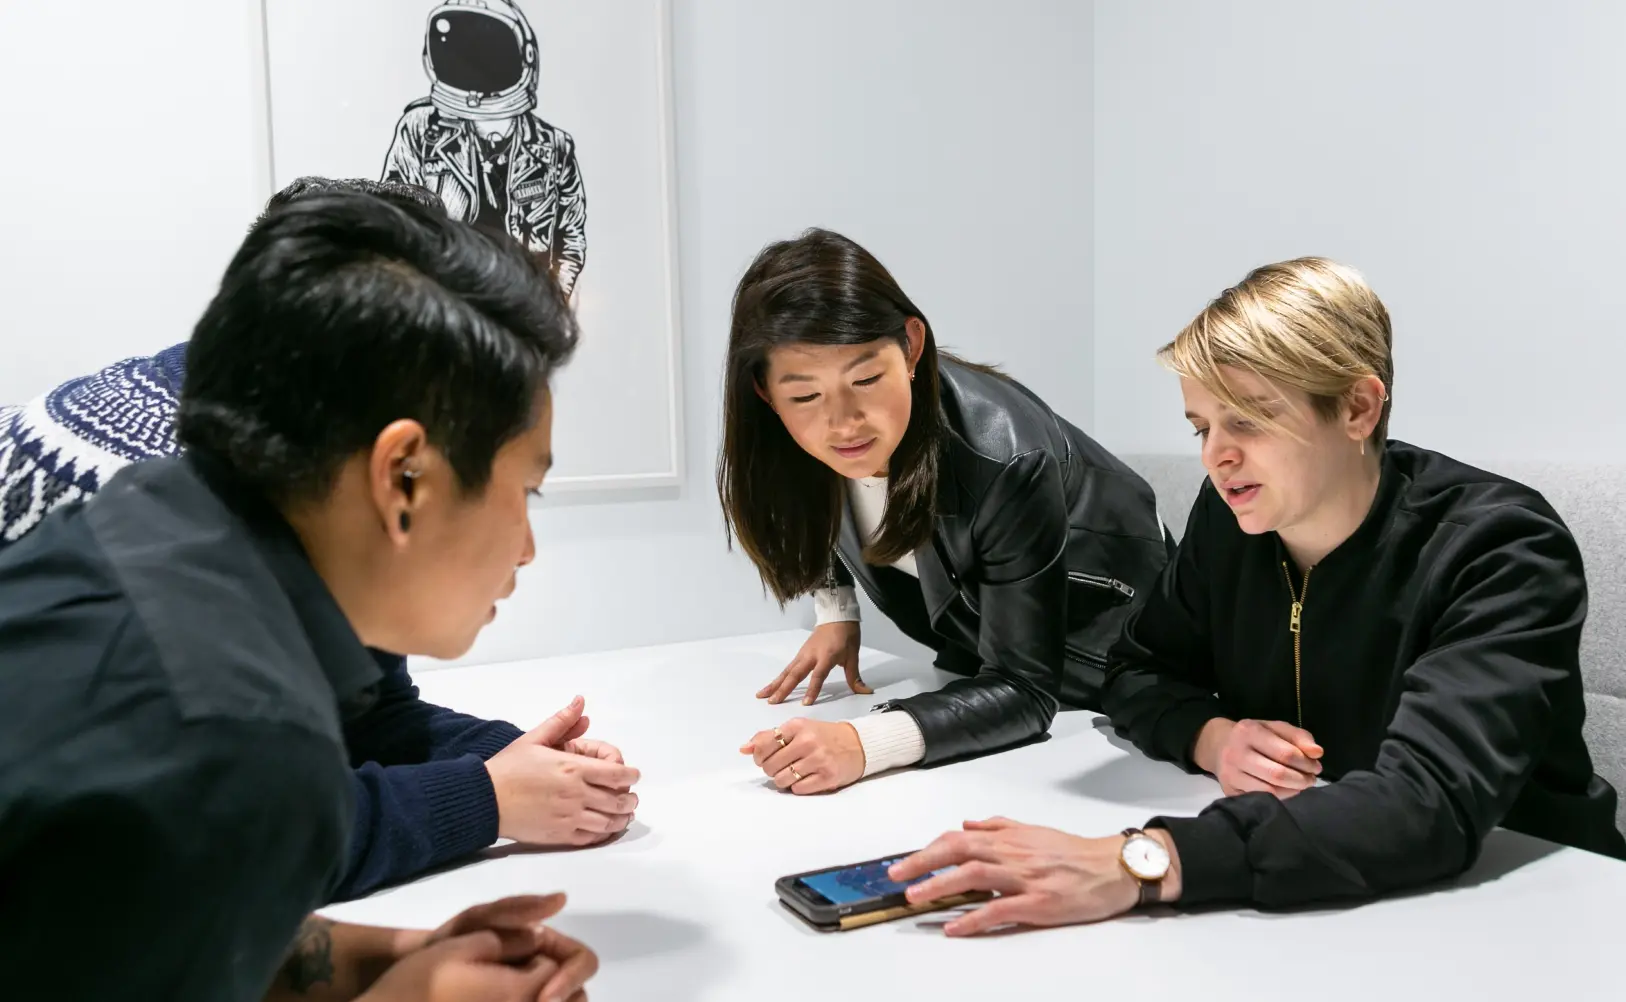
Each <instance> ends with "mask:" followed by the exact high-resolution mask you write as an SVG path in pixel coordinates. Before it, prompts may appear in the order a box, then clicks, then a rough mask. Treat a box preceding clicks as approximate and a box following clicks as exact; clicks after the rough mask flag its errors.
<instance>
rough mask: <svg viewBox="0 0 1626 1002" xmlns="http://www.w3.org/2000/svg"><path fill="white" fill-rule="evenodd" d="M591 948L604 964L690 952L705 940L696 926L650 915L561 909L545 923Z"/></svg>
mask: <svg viewBox="0 0 1626 1002" xmlns="http://www.w3.org/2000/svg"><path fill="white" fill-rule="evenodd" d="M548 924H549V925H551V926H553V927H554V928H556V929H558V930H559V931H560V932H562V933H564V934H565V935H567V936H573V937H575V938H576V939H579V940H581V941H582V942H583V943H587V944H589V945H591V946H592V947H593V950H594V952H596V953H597V954H598V956H599V960H600V961H601V962H602V963H605V964H613V963H619V962H623V961H628V960H638V959H640V958H642V957H653V956H656V955H657V954H662V953H677V952H680V951H683V950H691V949H694V948H695V947H697V946H699V945H700V944H702V943H704V942H705V940H706V929H705V927H704V926H702V925H701V924H700V923H698V922H690V921H688V920H687V919H679V918H673V917H671V916H669V915H656V914H654V913H653V912H588V911H581V912H577V911H571V910H570V909H568V908H567V909H565V910H564V911H562V912H560V913H559V917H558V918H556V919H552V920H550V921H549V923H548Z"/></svg>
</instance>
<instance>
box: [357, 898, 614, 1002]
mask: <svg viewBox="0 0 1626 1002" xmlns="http://www.w3.org/2000/svg"><path fill="white" fill-rule="evenodd" d="M564 905H565V896H564V895H563V894H548V895H529V896H524V897H512V898H504V899H502V900H500V901H493V902H490V903H488V904H483V905H476V906H475V907H473V908H470V909H468V910H466V911H464V912H462V913H461V914H459V915H458V916H456V917H455V918H453V919H452V920H451V921H449V922H447V923H446V924H445V925H443V926H441V927H440V928H439V929H436V930H434V931H432V932H423V931H408V932H402V933H400V934H399V935H398V936H397V938H396V950H395V952H396V957H397V959H396V960H395V962H394V963H393V964H391V965H390V967H389V968H388V969H387V970H385V971H384V972H383V974H382V975H381V976H380V977H379V978H378V980H377V981H375V982H374V983H373V985H372V987H371V988H369V989H368V990H367V991H366V992H364V993H363V994H362V995H361V996H360V1002H538V1000H544V1002H586V999H587V992H586V990H585V988H584V986H585V985H586V984H587V981H588V980H589V979H590V978H592V977H593V975H594V974H596V973H597V972H598V956H597V955H596V954H595V953H594V952H593V951H592V950H591V949H589V948H587V947H586V946H584V945H583V944H581V943H579V942H577V941H576V940H574V939H571V938H570V937H569V936H565V935H562V934H560V933H559V932H557V931H555V930H553V929H550V928H548V927H547V926H545V925H542V924H541V923H542V922H543V921H544V920H546V919H549V918H552V917H553V916H554V915H556V914H558V912H559V910H560V909H561V908H563V907H564Z"/></svg>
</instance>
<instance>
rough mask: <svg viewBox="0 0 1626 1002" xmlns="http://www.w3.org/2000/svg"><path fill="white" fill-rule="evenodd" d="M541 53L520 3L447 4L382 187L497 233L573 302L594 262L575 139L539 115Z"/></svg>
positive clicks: (434, 22) (429, 32)
mask: <svg viewBox="0 0 1626 1002" xmlns="http://www.w3.org/2000/svg"><path fill="white" fill-rule="evenodd" d="M540 59H541V56H540V49H539V47H538V45H537V38H536V32H535V31H534V30H533V29H532V27H531V23H530V21H529V19H527V18H526V16H525V12H524V10H523V9H521V7H520V5H519V4H518V3H517V2H515V0H440V2H438V3H436V4H435V5H434V6H433V7H432V8H431V9H430V11H429V16H428V18H427V21H426V24H425V30H424V44H423V68H424V72H425V73H426V74H428V77H429V84H430V86H429V96H428V97H425V98H420V99H418V100H416V101H413V102H412V103H411V104H409V105H407V107H406V110H405V111H404V112H403V113H402V115H401V118H400V120H399V121H398V122H397V123H396V129H395V139H394V142H393V143H392V144H391V146H390V151H389V154H388V156H387V157H386V159H385V165H384V173H383V180H386V181H398V182H402V183H407V184H417V185H421V186H423V187H425V188H428V189H429V190H431V191H433V192H435V194H437V195H439V196H440V198H441V201H442V202H443V203H445V205H446V209H447V212H448V213H450V214H451V215H452V217H453V218H456V219H461V220H463V221H464V222H468V223H472V224H474V225H475V226H479V227H482V228H486V229H491V230H501V231H504V232H506V233H508V234H509V235H510V236H512V237H514V238H515V239H517V240H519V241H520V242H521V243H522V244H524V245H525V246H526V247H528V248H529V249H531V250H532V251H533V252H536V253H539V254H541V255H543V256H544V257H545V259H546V261H547V263H548V267H549V268H550V270H551V271H552V273H553V274H554V276H555V278H556V279H557V280H558V281H559V284H560V287H561V288H562V289H563V290H564V292H565V293H566V295H569V294H570V293H571V291H572V290H573V289H574V287H575V283H576V278H577V276H578V275H579V274H580V273H581V270H582V267H583V266H584V265H585V263H586V258H587V236H586V229H587V199H586V194H585V190H584V187H583V184H582V176H581V169H580V166H579V165H578V163H577V159H576V144H575V140H574V139H573V138H572V137H571V135H570V134H569V133H568V132H566V131H565V130H563V129H560V128H557V127H555V126H553V125H550V124H549V123H547V122H545V121H543V120H542V119H541V118H540V117H539V116H538V115H537V114H536V108H537V103H538V93H539V90H540V79H539V72H538V70H539V64H540Z"/></svg>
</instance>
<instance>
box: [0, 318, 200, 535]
mask: <svg viewBox="0 0 1626 1002" xmlns="http://www.w3.org/2000/svg"><path fill="white" fill-rule="evenodd" d="M185 359H186V346H185V345H184V344H179V345H175V346H174V347H171V348H166V349H165V350H163V351H162V352H159V353H158V354H157V355H152V356H144V357H141V358H129V359H125V360H124V361H122V362H118V363H116V364H114V365H110V366H108V367H107V368H105V369H102V370H101V371H100V372H96V373H92V374H91V375H88V376H81V377H79V378H78V379H73V380H69V381H68V382H66V383H63V384H62V385H61V386H58V387H57V388H56V389H54V390H51V391H50V392H49V393H46V394H44V395H43V396H40V397H36V398H35V399H33V400H31V401H29V402H28V403H26V404H22V405H21V406H17V407H7V408H0V545H4V544H6V543H12V542H16V541H17V540H18V539H21V538H22V537H23V536H24V535H26V534H27V533H28V531H29V530H30V529H33V528H34V526H36V525H38V524H39V522H40V520H41V519H43V518H44V517H45V516H46V515H48V514H50V513H51V512H52V511H53V510H55V509H56V508H58V507H60V506H62V505H64V504H68V503H70V502H73V501H78V500H80V499H82V498H86V497H89V496H90V495H92V494H94V493H96V491H98V490H99V489H101V486H102V484H104V483H106V482H107V480H108V478H109V477H111V476H112V475H113V474H115V473H117V472H118V471H119V470H120V469H123V468H124V467H125V466H128V465H129V464H131V463H136V462H140V461H141V460H144V459H156V458H158V457H160V456H173V455H175V453H176V452H177V451H179V450H178V447H177V446H176V443H175V413H176V404H177V402H178V400H179V398H180V391H181V380H182V377H183V375H184V373H185Z"/></svg>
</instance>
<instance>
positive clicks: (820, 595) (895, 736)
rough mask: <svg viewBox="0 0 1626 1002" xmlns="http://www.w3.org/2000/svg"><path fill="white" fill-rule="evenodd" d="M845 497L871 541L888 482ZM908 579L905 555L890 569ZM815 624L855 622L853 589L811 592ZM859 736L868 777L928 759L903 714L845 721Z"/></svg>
mask: <svg viewBox="0 0 1626 1002" xmlns="http://www.w3.org/2000/svg"><path fill="white" fill-rule="evenodd" d="M847 497H848V499H849V500H850V501H851V502H852V509H853V525H854V527H855V528H856V529H857V530H858V538H859V539H862V540H865V541H866V542H867V541H869V540H872V539H874V538H875V536H876V534H877V531H878V530H879V529H880V527H881V516H882V515H884V514H885V513H886V478H885V477H863V478H860V479H857V480H848V481H847ZM892 566H893V567H896V568H897V569H898V570H900V571H903V572H904V573H905V574H907V575H909V576H910V577H912V578H919V577H920V572H919V571H918V570H917V569H916V568H915V555H914V554H913V553H906V554H904V555H903V557H901V558H900V559H898V560H897V561H896V562H895V563H893V564H892ZM813 611H814V622H815V623H816V624H817V625H819V626H823V625H824V624H825V623H856V622H858V595H857V594H856V593H855V592H854V590H853V588H852V586H851V585H843V586H839V587H835V588H821V589H819V590H818V591H815V592H814V593H813ZM847 722H848V723H849V724H852V725H853V728H854V729H855V730H856V731H858V740H859V743H860V744H862V745H863V747H864V775H866V776H870V775H874V774H875V773H877V772H884V771H886V770H887V769H897V768H900V767H902V766H906V765H914V764H915V763H916V762H919V761H920V760H921V759H923V758H925V757H926V739H925V738H924V737H923V736H922V735H921V733H920V725H919V724H917V723H915V718H914V717H911V716H910V715H909V714H907V713H872V714H870V715H868V716H865V717H859V718H857V719H856V720H849V721H847Z"/></svg>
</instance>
